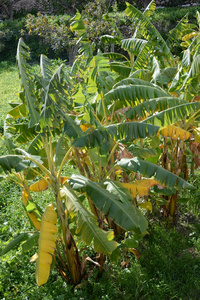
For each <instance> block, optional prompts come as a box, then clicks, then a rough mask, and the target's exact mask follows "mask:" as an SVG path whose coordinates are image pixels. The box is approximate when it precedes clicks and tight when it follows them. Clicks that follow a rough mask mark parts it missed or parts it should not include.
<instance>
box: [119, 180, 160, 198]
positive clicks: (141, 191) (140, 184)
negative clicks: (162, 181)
mask: <svg viewBox="0 0 200 300" xmlns="http://www.w3.org/2000/svg"><path fill="white" fill-rule="evenodd" d="M121 184H122V186H123V187H125V188H127V189H128V190H129V191H130V193H131V194H132V196H133V198H135V197H136V195H137V193H138V195H139V196H140V197H142V196H147V195H148V194H149V189H150V188H151V187H152V186H154V185H157V184H159V183H158V181H156V180H155V179H141V180H137V181H135V182H129V183H121Z"/></svg>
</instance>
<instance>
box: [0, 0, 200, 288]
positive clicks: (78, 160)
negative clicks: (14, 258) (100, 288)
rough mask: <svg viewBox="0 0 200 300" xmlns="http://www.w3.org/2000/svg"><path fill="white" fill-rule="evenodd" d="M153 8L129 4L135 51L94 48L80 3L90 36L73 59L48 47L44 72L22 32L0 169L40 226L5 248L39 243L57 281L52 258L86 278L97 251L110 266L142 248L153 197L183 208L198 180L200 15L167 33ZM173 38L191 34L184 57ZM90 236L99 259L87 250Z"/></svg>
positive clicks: (69, 278)
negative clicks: (55, 57) (192, 178)
mask: <svg viewBox="0 0 200 300" xmlns="http://www.w3.org/2000/svg"><path fill="white" fill-rule="evenodd" d="M154 10H155V2H154V1H152V2H151V3H150V4H149V6H148V7H147V8H146V10H145V11H144V12H143V13H141V12H140V11H138V10H137V9H136V8H134V7H133V6H131V5H130V4H127V9H126V10H125V14H126V15H127V16H128V17H129V18H131V20H132V22H133V23H134V26H135V28H136V29H135V33H134V36H133V37H132V38H131V39H126V40H121V41H117V43H120V45H121V48H122V49H123V51H124V52H126V55H124V54H123V55H122V54H121V53H102V52H101V51H100V50H99V51H98V52H97V53H93V45H92V44H91V43H90V42H89V40H88V38H87V30H86V28H85V26H84V20H82V18H81V15H80V14H77V15H76V16H75V17H74V18H73V20H72V23H71V29H72V30H73V31H74V32H75V34H76V37H77V41H78V42H79V47H80V54H79V55H78V56H77V58H76V60H75V62H74V64H73V65H72V67H66V66H65V65H64V64H62V65H61V66H59V67H58V68H57V69H56V70H55V67H54V65H53V64H52V63H51V61H50V60H49V59H48V58H47V57H45V56H43V55H42V56H41V58H40V72H38V73H39V74H36V73H35V72H34V71H33V69H32V68H31V66H30V65H29V64H28V59H29V49H28V47H27V46H26V44H25V43H24V42H23V40H22V39H20V40H19V43H18V49H17V62H18V69H19V75H20V78H21V87H22V88H21V91H20V93H19V102H18V103H11V107H12V108H11V110H10V111H9V112H8V114H7V117H6V118H5V122H4V140H5V143H6V145H7V151H8V154H7V155H4V156H1V157H0V166H1V171H2V172H1V173H2V175H1V178H2V179H3V178H4V177H7V178H9V179H10V180H12V181H14V182H15V183H16V184H18V185H19V186H20V187H21V193H22V205H23V207H24V209H25V212H26V214H27V218H29V220H30V223H31V225H32V228H33V230H32V232H31V233H30V232H29V233H27V232H23V233H20V234H19V235H17V237H16V238H15V239H14V240H12V241H11V242H10V243H8V244H7V245H6V246H5V248H3V249H2V251H1V252H0V255H4V254H5V253H7V252H8V251H9V250H10V249H12V248H13V247H16V246H18V245H22V249H23V250H24V251H28V250H30V249H32V248H33V247H34V246H35V245H38V251H37V253H36V254H35V255H34V256H32V258H31V261H35V260H36V281H37V284H38V286H41V285H43V284H45V283H46V282H47V280H48V278H49V274H50V269H51V265H52V262H54V263H55V265H56V267H57V268H58V269H59V271H60V274H61V276H62V277H63V279H64V280H65V281H66V282H68V283H69V284H73V285H77V284H79V283H80V282H81V280H82V279H83V278H87V261H88V260H90V261H93V263H94V266H98V268H99V272H100V274H101V273H102V272H103V270H104V262H105V257H108V258H109V259H110V260H111V261H113V262H115V261H116V260H118V259H119V257H120V254H121V253H122V252H123V249H126V250H128V251H131V252H132V253H135V254H136V255H137V250H136V248H137V245H138V241H139V240H140V239H141V238H142V237H143V236H144V235H145V234H147V228H148V221H147V217H146V216H145V211H146V210H150V211H152V210H153V206H152V202H153V201H152V197H155V198H156V199H157V200H160V203H162V207H164V210H165V214H166V216H168V215H170V216H172V217H174V216H175V214H176V209H177V203H178V200H179V191H181V190H182V189H184V188H186V189H193V186H192V185H191V184H190V183H189V182H187V178H188V174H193V173H194V169H195V168H197V167H198V166H199V160H198V159H197V157H198V151H199V148H198V146H199V127H198V126H199V125H198V121H199V112H200V103H199V99H200V98H199V94H200V89H199V76H200V72H199V66H200V54H199V51H200V50H199V49H200V47H199V28H198V26H199V25H200V17H199V13H197V21H198V26H196V27H195V28H194V25H188V24H187V17H185V18H184V20H182V21H181V22H180V23H179V24H178V25H177V27H176V28H175V29H174V30H172V32H171V38H170V39H169V41H168V42H166V41H164V39H163V38H162V37H161V35H160V34H159V33H158V31H157V30H156V29H155V27H154V26H153V25H152V23H151V22H150V20H149V18H150V16H151V14H153V12H154ZM102 38H104V41H106V39H109V38H110V37H109V36H107V37H105V36H104V37H102ZM174 39H176V40H177V39H180V40H181V41H182V44H181V45H182V47H183V49H184V50H183V54H182V58H174V57H173V54H172V52H171V50H170V46H171V47H172V46H173V41H174ZM69 168H74V172H73V173H74V174H73V175H72V176H69ZM47 189H50V190H51V191H52V197H51V198H50V199H49V200H50V201H49V204H48V206H47V207H46V209H45V210H42V208H41V205H40V203H38V201H35V193H39V192H40V193H44V192H45V191H46V190H47ZM152 195H153V196H152ZM157 202H158V203H159V201H157ZM80 245H81V246H80ZM82 245H83V246H82ZM87 247H92V248H93V250H94V252H95V253H97V256H96V259H95V260H94V259H93V258H90V257H87V256H86V255H85V254H84V249H85V248H87Z"/></svg>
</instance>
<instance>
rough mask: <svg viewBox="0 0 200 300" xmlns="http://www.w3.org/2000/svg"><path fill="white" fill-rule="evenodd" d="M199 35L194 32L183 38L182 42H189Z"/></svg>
mask: <svg viewBox="0 0 200 300" xmlns="http://www.w3.org/2000/svg"><path fill="white" fill-rule="evenodd" d="M196 35H197V32H195V31H193V32H191V33H189V34H186V35H185V36H184V37H183V38H182V41H183V42H185V41H188V40H190V39H191V38H193V37H194V36H196Z"/></svg>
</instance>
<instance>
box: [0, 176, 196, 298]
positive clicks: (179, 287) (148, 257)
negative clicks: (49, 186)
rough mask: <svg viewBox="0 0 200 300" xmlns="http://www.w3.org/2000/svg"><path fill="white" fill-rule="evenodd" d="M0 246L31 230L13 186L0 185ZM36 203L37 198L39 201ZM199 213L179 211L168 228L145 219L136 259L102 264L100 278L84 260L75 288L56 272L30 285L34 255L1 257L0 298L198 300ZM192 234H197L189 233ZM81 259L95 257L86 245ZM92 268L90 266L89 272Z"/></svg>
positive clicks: (124, 257) (16, 252)
mask: <svg viewBox="0 0 200 300" xmlns="http://www.w3.org/2000/svg"><path fill="white" fill-rule="evenodd" d="M0 190H1V193H0V220H1V222H0V235H1V242H0V248H2V246H3V245H4V244H6V241H7V240H9V239H11V238H12V236H13V235H14V234H16V233H18V232H23V231H27V230H30V227H29V223H28V220H27V217H26V215H25V212H24V211H23V207H22V200H21V193H20V189H18V187H16V186H15V185H14V184H12V183H10V182H8V181H3V182H0ZM34 195H35V197H40V204H41V206H45V205H46V203H47V202H48V201H50V197H51V193H50V192H48V191H47V193H46V194H45V195H44V196H42V198H41V194H34ZM38 200H39V198H38ZM197 217H198V213H196V214H195V213H193V214H192V213H191V212H190V211H188V205H185V206H183V207H182V210H180V211H179V220H178V222H177V225H176V226H175V227H171V226H170V225H168V224H167V223H166V221H165V220H163V219H161V218H159V217H157V218H155V216H154V212H153V213H152V214H150V215H149V229H148V234H147V235H146V237H145V238H144V239H143V240H142V241H141V242H140V244H139V247H138V248H137V250H138V251H139V252H140V254H141V257H140V258H139V259H136V258H135V256H134V255H133V254H132V253H130V252H126V253H123V255H122V256H121V258H120V260H119V261H118V262H117V263H116V264H111V263H110V262H109V260H108V259H107V260H106V263H105V271H104V273H103V276H102V277H101V278H100V277H99V273H98V269H95V268H94V269H93V264H92V263H91V262H89V261H88V262H87V264H88V267H89V268H88V269H91V270H92V269H93V272H92V271H91V272H90V271H89V272H88V274H87V277H88V278H87V280H84V281H82V283H81V284H80V285H78V286H77V287H75V288H74V289H73V288H72V287H71V286H69V285H66V283H65V282H64V281H63V280H62V278H61V277H60V275H59V274H58V271H57V269H56V268H53V270H52V271H51V275H50V278H49V280H48V282H47V284H45V285H44V286H42V287H40V288H38V287H37V285H36V282H35V275H34V273H35V263H30V262H29V260H30V257H31V256H32V255H33V254H34V253H35V252H36V251H37V249H36V248H35V249H32V250H31V251H28V252H25V253H22V249H21V248H20V247H19V248H16V249H15V250H12V251H11V252H9V253H7V254H6V255H5V256H3V257H1V258H0V266H1V268H0V299H6V300H7V299H30V300H34V299H41V300H42V299H46V300H51V299H52V300H54V299H63V300H65V299H70V300H73V299H74V300H75V299H77V300H79V299H85V300H90V299H91V300H92V299H113V300H114V299H116V298H117V299H130V300H132V299H152V300H154V299H155V300H160V299H162V300H165V299H166V300H168V299H183V300H188V299H191V300H195V299H196V300H198V299H199V297H200V235H199V234H198V232H197V228H196V221H197V219H196V218H197ZM194 233H196V234H194ZM86 255H88V256H89V257H90V258H92V259H94V255H95V254H94V253H93V251H92V249H90V248H89V247H88V250H86ZM90 267H91V268H90Z"/></svg>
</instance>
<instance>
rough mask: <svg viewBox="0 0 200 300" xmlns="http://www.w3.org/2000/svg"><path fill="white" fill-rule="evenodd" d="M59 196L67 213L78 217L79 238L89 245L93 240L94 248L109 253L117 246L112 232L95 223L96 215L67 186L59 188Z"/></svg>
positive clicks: (77, 229)
mask: <svg viewBox="0 0 200 300" xmlns="http://www.w3.org/2000/svg"><path fill="white" fill-rule="evenodd" d="M60 197H61V199H64V201H65V205H66V208H67V211H68V213H69V215H70V214H71V215H72V216H73V215H74V214H75V215H76V216H77V219H78V223H77V228H76V233H77V234H80V235H81V239H82V240H83V241H84V242H85V243H86V244H87V245H90V243H91V242H92V240H93V241H94V250H95V251H96V252H103V253H104V254H107V255H110V254H111V253H112V252H113V251H114V249H115V248H116V247H117V242H115V241H113V237H114V235H113V232H112V231H107V232H106V231H104V230H102V229H101V228H100V227H99V226H98V223H97V219H96V217H95V216H94V215H93V214H92V213H90V212H89V211H88V210H87V209H86V208H85V207H84V206H83V204H82V202H81V201H80V200H79V198H78V197H77V196H76V194H75V193H74V191H73V190H72V189H71V188H69V187H66V186H64V187H62V188H61V189H60Z"/></svg>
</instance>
